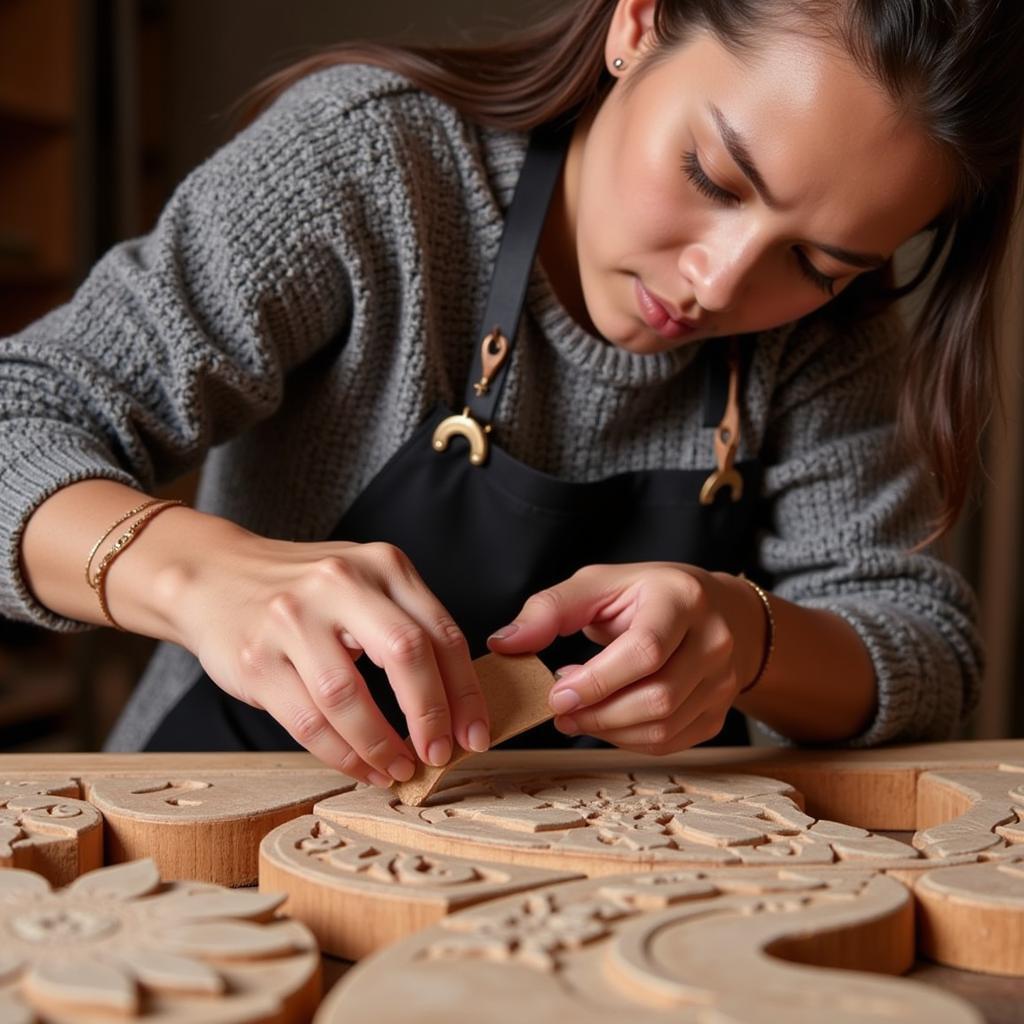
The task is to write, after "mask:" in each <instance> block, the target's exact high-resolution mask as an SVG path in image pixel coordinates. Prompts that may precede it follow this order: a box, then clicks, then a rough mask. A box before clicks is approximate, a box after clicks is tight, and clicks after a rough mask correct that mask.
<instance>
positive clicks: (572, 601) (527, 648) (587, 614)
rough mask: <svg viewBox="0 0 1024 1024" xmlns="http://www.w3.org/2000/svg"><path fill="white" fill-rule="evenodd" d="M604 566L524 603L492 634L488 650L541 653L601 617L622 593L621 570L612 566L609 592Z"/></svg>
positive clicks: (579, 573) (573, 577)
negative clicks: (612, 584) (557, 639)
mask: <svg viewBox="0 0 1024 1024" xmlns="http://www.w3.org/2000/svg"><path fill="white" fill-rule="evenodd" d="M605 568H606V567H604V566H589V567H588V568H586V569H583V570H581V571H580V572H577V573H575V574H574V575H572V576H570V577H569V579H567V580H565V581H564V582H562V583H559V584H557V585H556V586H553V587H548V588H547V590H541V591H540V592H538V593H536V594H534V595H532V596H531V597H530V598H528V599H527V601H526V603H525V604H524V605H523V607H522V609H521V610H520V612H519V614H518V615H517V616H516V617H515V620H514V621H513V622H511V623H509V624H508V625H507V626H502V627H501V628H500V629H498V630H495V632H494V633H492V634H491V635H490V637H488V640H487V644H488V646H489V647H490V648H491V649H492V650H494V651H497V652H499V653H502V654H525V653H536V652H537V651H542V650H543V649H544V648H545V647H547V646H548V645H549V644H550V643H551V642H552V641H553V640H554V639H555V637H558V636H569V635H570V634H571V633H576V632H578V631H579V630H581V629H583V628H584V627H585V626H587V625H588V624H589V623H591V622H593V621H594V619H596V618H598V617H599V616H600V615H602V614H603V613H604V610H605V609H606V607H607V605H608V604H609V602H610V601H612V600H613V599H614V597H615V595H616V594H618V593H620V592H621V590H622V589H623V586H624V584H622V567H621V566H615V567H611V568H615V569H617V570H618V572H617V575H616V581H617V584H618V585H617V586H616V589H615V592H614V593H613V592H612V591H610V590H609V579H610V577H609V574H608V573H606V572H604V571H602V570H604V569H605Z"/></svg>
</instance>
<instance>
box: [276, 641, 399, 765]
mask: <svg viewBox="0 0 1024 1024" xmlns="http://www.w3.org/2000/svg"><path fill="white" fill-rule="evenodd" d="M302 641H303V642H302V643H297V642H294V641H293V642H292V643H291V644H289V645H286V646H285V650H284V653H285V655H286V656H287V657H288V659H289V661H290V662H291V664H292V666H293V667H294V670H295V672H296V674H297V675H298V677H299V679H300V680H301V682H302V684H303V686H304V687H305V688H306V691H307V692H308V694H309V696H310V698H311V699H312V702H313V704H314V705H315V706H316V707H317V708H318V709H319V711H320V712H321V713H322V714H323V716H324V717H325V718H326V719H327V722H328V723H329V724H330V727H331V729H332V730H333V731H334V732H335V733H337V734H338V736H340V737H341V738H342V739H344V740H345V742H346V743H348V744H350V745H351V746H352V748H353V749H354V750H355V751H356V753H357V754H358V755H359V757H360V758H361V759H362V760H363V761H365V762H366V763H367V764H368V765H370V766H371V767H372V768H374V769H375V770H376V771H377V772H378V773H379V774H381V775H386V776H390V777H391V778H392V779H394V780H395V781H397V782H406V781H408V780H409V779H410V778H412V776H413V773H414V772H415V770H416V766H415V765H414V764H413V762H412V760H411V759H410V758H409V753H408V750H407V749H406V746H405V744H404V743H403V742H402V738H401V737H400V736H399V735H398V733H397V732H395V730H394V729H393V728H392V727H391V725H390V723H389V722H388V720H387V719H386V718H385V717H384V714H383V712H382V711H381V710H380V708H379V707H378V706H377V702H376V701H375V700H374V699H373V695H372V694H371V693H370V690H369V687H368V686H367V685H366V680H365V679H364V678H363V676H362V673H360V671H359V670H358V669H357V668H356V666H355V663H354V662H353V661H352V658H351V657H350V655H349V653H348V651H347V650H346V649H345V647H343V646H342V645H341V644H340V643H338V642H337V641H336V640H335V634H334V633H333V632H331V631H327V630H325V631H324V632H323V634H322V635H321V636H319V637H318V636H316V634H315V633H314V634H312V635H310V634H309V633H308V632H307V633H305V634H304V635H303V637H302Z"/></svg>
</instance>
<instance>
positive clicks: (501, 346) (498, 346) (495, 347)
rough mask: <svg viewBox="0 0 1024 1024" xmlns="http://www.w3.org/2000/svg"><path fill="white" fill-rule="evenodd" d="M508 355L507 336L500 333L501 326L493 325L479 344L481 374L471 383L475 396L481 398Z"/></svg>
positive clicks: (489, 387)
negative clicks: (491, 329) (492, 328)
mask: <svg viewBox="0 0 1024 1024" xmlns="http://www.w3.org/2000/svg"><path fill="white" fill-rule="evenodd" d="M507 355H508V338H506V337H505V335H504V334H502V333H501V328H500V327H498V326H495V328H494V330H493V331H491V333H490V334H488V335H487V337H486V338H484V340H483V342H482V343H481V345H480V364H481V366H482V367H483V371H484V373H483V376H482V377H481V378H480V379H479V380H478V381H477V382H476V383H475V384H474V385H473V390H474V391H475V392H476V396H477V398H482V397H483V396H484V395H486V394H487V392H488V391H490V389H491V381H492V380H494V375H495V374H496V373H497V372H498V370H500V369H501V365H502V363H504V362H505V357H506V356H507Z"/></svg>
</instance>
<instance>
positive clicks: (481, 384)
mask: <svg viewBox="0 0 1024 1024" xmlns="http://www.w3.org/2000/svg"><path fill="white" fill-rule="evenodd" d="M508 353H509V343H508V338H506V337H505V335H504V334H503V333H502V330H501V328H500V327H498V326H495V328H494V330H492V331H491V333H490V334H488V335H487V337H486V338H484V340H483V341H482V342H481V343H480V365H481V366H482V367H483V376H481V378H480V379H479V380H478V381H477V382H476V383H475V384H474V385H473V390H474V391H475V392H476V394H477V397H478V398H482V397H483V396H484V395H486V394H487V392H488V391H489V390H490V387H491V383H492V382H493V381H494V376H495V374H496V373H497V372H498V370H500V369H501V367H502V365H503V364H504V362H505V360H506V359H507V358H508ZM490 432H491V425H490V424H489V423H480V422H479V421H478V420H475V419H473V415H472V413H471V412H470V411H469V406H468V405H467V406H466V407H465V409H463V410H462V412H461V413H460V414H459V415H456V416H448V417H447V418H446V419H443V420H442V421H441V422H440V423H439V424H438V425H437V427H436V429H435V430H434V440H433V445H434V451H435V452H443V451H444V450H445V449H446V448H447V447H448V442H449V441H450V440H451V439H452V438H453V437H455V436H460V437H464V438H465V439H466V440H467V441H469V461H470V462H471V463H472V464H473V465H474V466H482V465H483V464H484V463H485V462H486V461H487V453H488V448H489V446H488V441H487V435H488V434H489V433H490Z"/></svg>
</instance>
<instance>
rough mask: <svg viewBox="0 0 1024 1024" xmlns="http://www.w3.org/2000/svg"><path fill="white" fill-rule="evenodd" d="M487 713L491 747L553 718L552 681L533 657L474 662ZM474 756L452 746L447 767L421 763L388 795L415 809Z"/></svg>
mask: <svg viewBox="0 0 1024 1024" xmlns="http://www.w3.org/2000/svg"><path fill="white" fill-rule="evenodd" d="M473 667H474V668H475V669H476V673H477V677H478V678H479V680H480V688H481V689H482V690H483V694H484V699H485V700H486V701H487V709H488V711H489V712H490V715H491V745H492V746H494V745H495V744H498V743H502V742H504V741H505V740H508V739H511V738H512V737H513V736H518V735H519V733H521V732H525V731H526V730H527V729H532V728H533V726H535V725H540V724H541V723H542V722H546V721H548V719H550V718H554V715H555V713H554V712H553V711H552V710H551V708H550V707H549V706H548V694H549V693H550V692H551V687H552V685H553V683H554V681H555V678H554V676H553V675H552V674H551V673H550V672H549V671H548V670H547V668H546V667H545V665H544V663H543V662H542V661H541V660H540V659H539V658H536V657H534V656H533V655H532V654H517V655H508V654H485V655H484V656H483V657H482V658H477V660H476V661H474V662H473ZM472 755H473V751H472V750H463V749H462V748H461V747H460V746H459V745H458V744H455V749H454V753H453V754H452V756H451V759H450V760H449V761H448V763H447V764H446V765H442V766H441V767H440V768H435V767H433V766H432V765H428V764H424V763H423V762H422V761H420V762H418V763H417V765H416V774H415V775H413V777H412V778H411V779H409V781H408V782H400V783H398V784H397V785H396V786H394V787H393V788H392V790H391V791H390V792H392V793H394V794H395V795H397V797H398V799H399V800H401V802H402V803H404V804H408V805H410V806H411V807H418V806H420V804H422V803H423V801H424V800H426V799H427V797H428V796H430V794H431V793H433V792H434V790H436V789H437V787H438V786H439V785H440V784H441V780H442V779H443V778H444V776H445V775H446V774H447V773H448V772H450V771H451V770H452V768H454V767H455V766H456V765H457V764H459V763H460V762H461V761H465V760H466V758H467V757H471V756H472Z"/></svg>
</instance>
